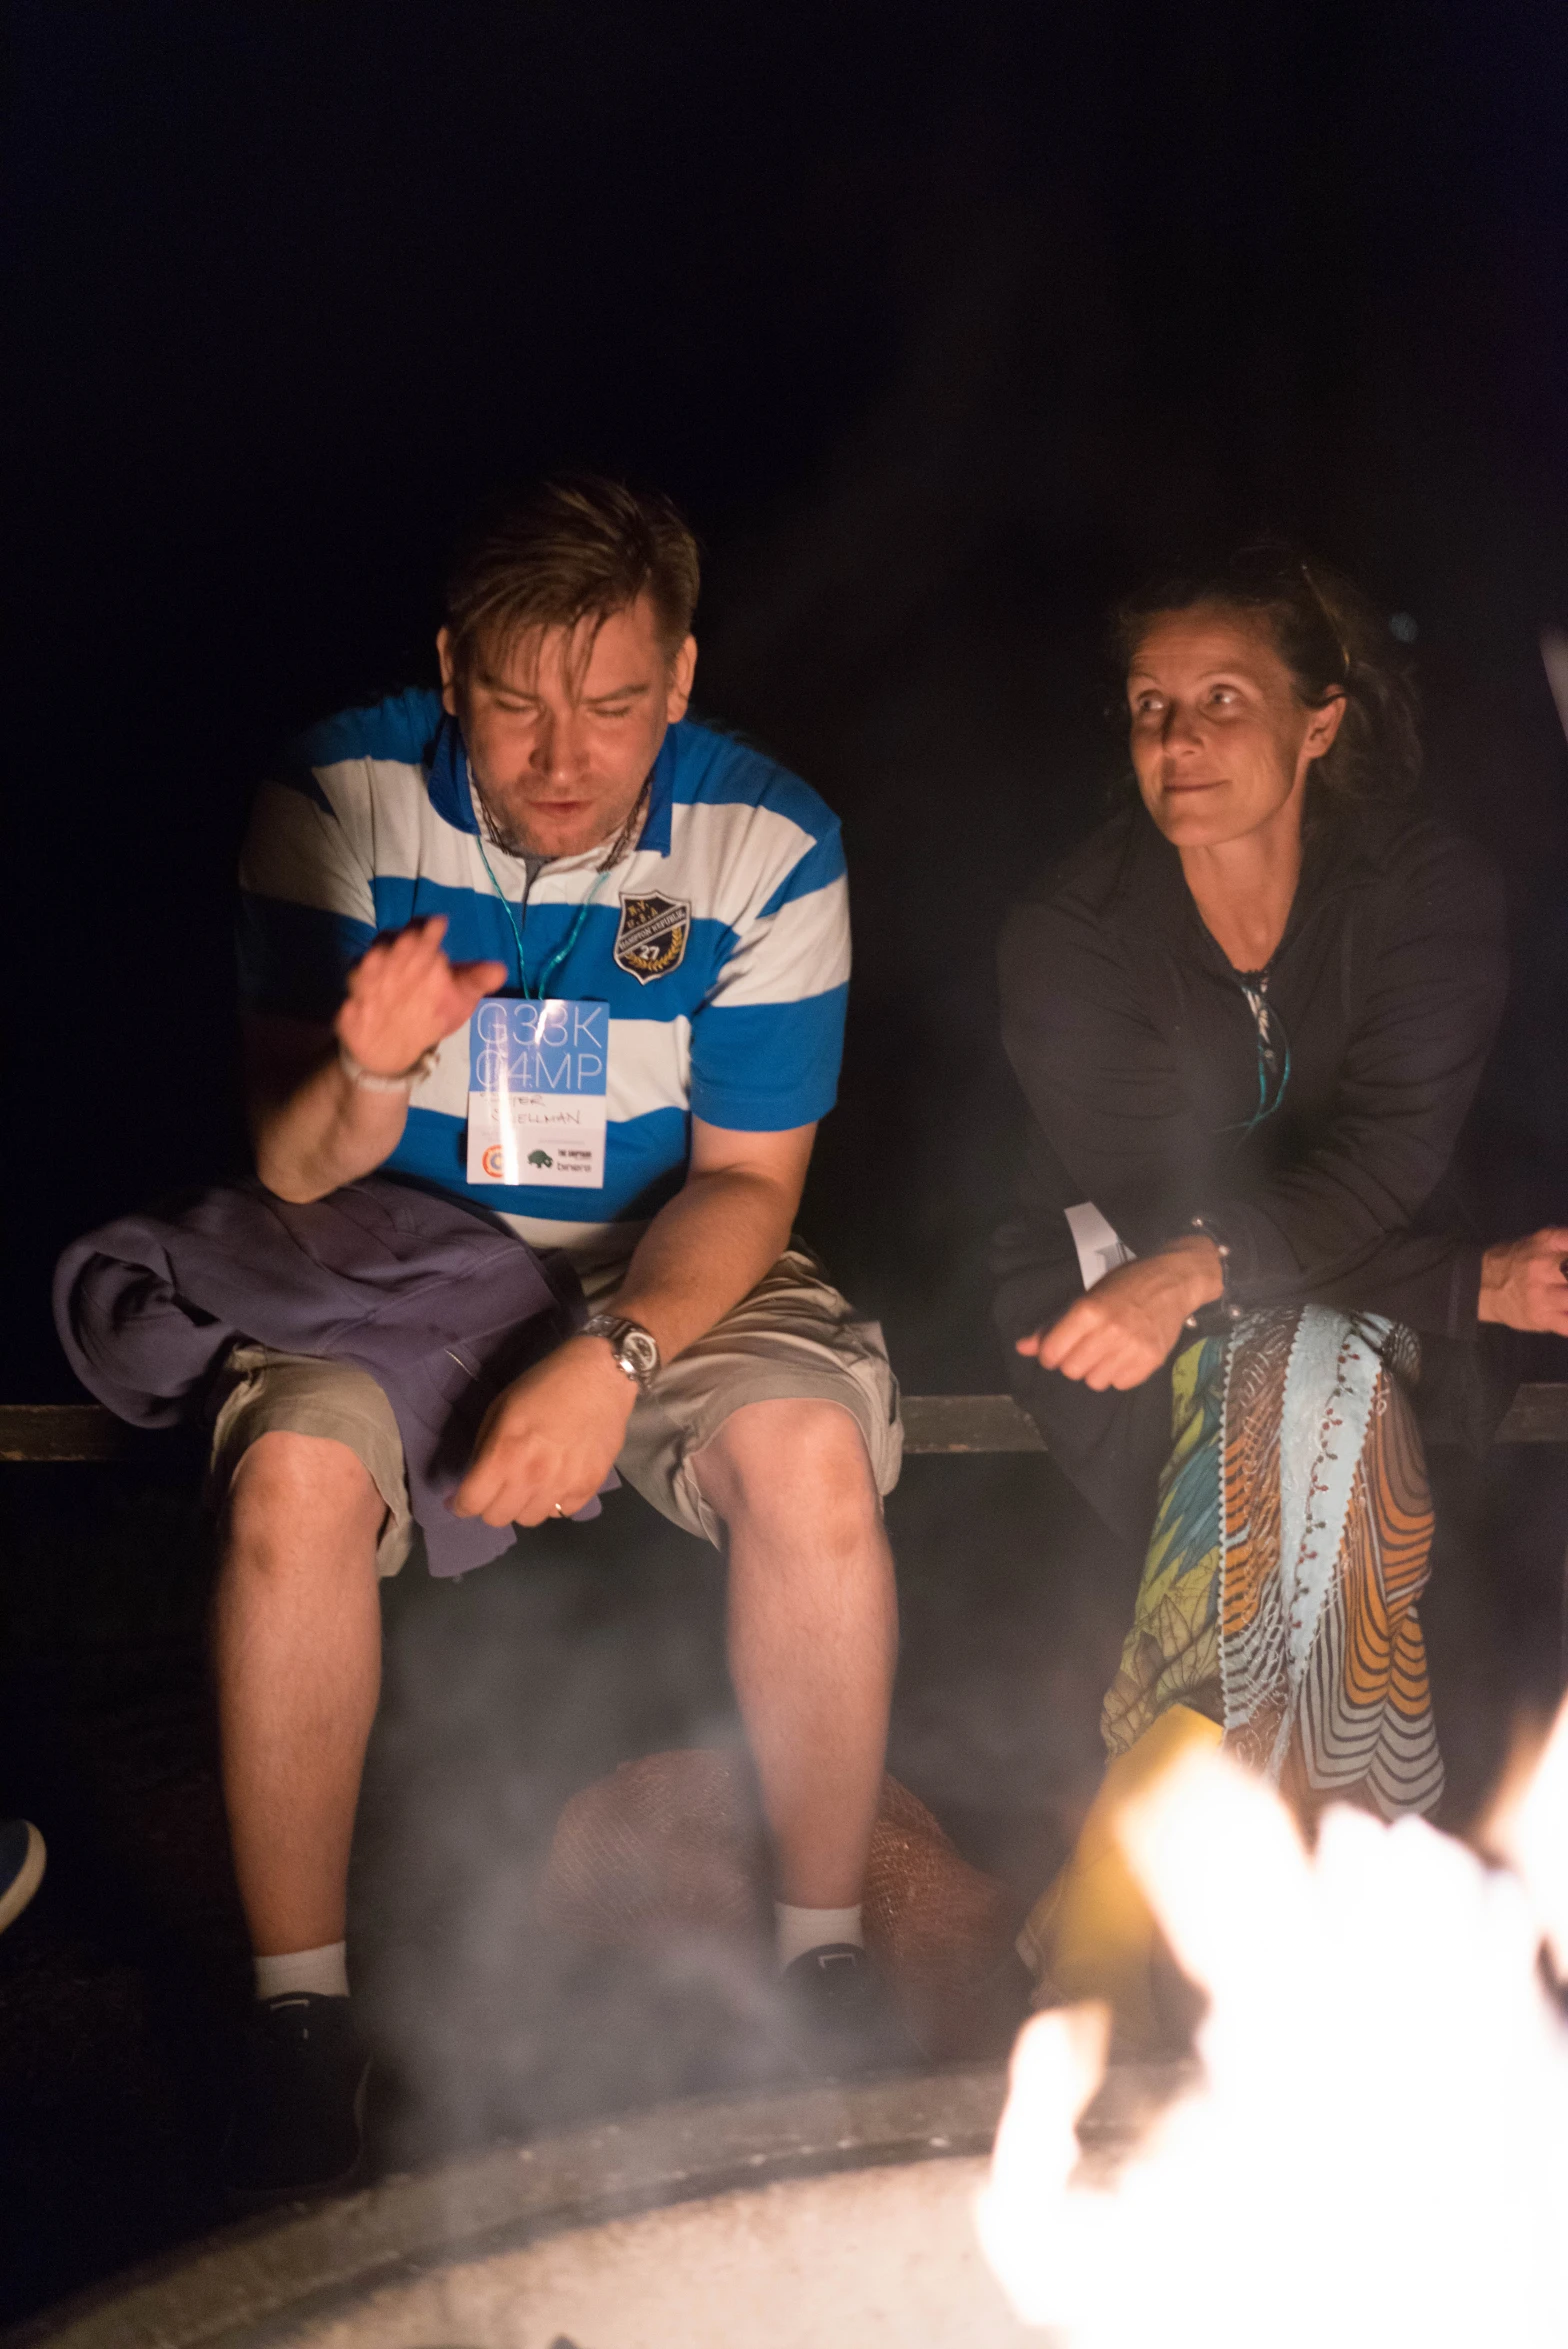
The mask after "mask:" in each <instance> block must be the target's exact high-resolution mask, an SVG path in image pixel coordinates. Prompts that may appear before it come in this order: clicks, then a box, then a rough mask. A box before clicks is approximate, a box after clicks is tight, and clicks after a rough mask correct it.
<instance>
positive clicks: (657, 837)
mask: <svg viewBox="0 0 1568 2349" xmlns="http://www.w3.org/2000/svg"><path fill="white" fill-rule="evenodd" d="M676 731H677V729H676V728H675V727H674V726H669V727H666V729H665V735H664V740H663V742H662V743H661V744H660V746H659V755H658V757H657V758H656V759H655V760H654V762H653V773H652V775H651V776H650V777H649V791H648V813H647V814H646V815H645V816H644V818H643V824H642V830H641V832H640V833H639V834H638V838H637V846H638V849H639V850H645V851H647V852H648V853H649V854H651V855H654V856H668V855H669V853H670V810H671V808H672V807H673V805H674V803H675V762H676V758H677V755H678V754H677V751H676V747H675V736H676ZM425 788H426V790H427V791H428V792H429V794H430V804H431V806H432V807H433V808H434V809H435V811H436V814H437V815H438V816H440V817H442V818H443V820H444V821H445V822H446V823H448V824H451V825H452V826H453V828H454V829H455V830H457V831H459V832H470V833H473V834H475V835H476V836H477V834H478V831H479V825H478V822H477V820H476V818H475V815H474V803H473V798H472V795H471V794H470V792H469V789H468V761H467V758H466V757H465V755H464V752H463V734H462V729H461V727H460V726H459V725H458V722H457V720H456V719H455V718H454V717H451V716H450V715H448V716H444V717H443V718H442V720H441V726H440V731H439V732H438V733H437V735H436V739H435V743H434V745H433V747H432V749H431V753H430V761H429V765H428V766H427V768H426V770H425Z"/></svg>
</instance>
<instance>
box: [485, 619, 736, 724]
mask: <svg viewBox="0 0 1568 2349" xmlns="http://www.w3.org/2000/svg"><path fill="white" fill-rule="evenodd" d="M442 633H443V634H444V633H445V631H444V630H443V631H442ZM696 674H697V639H696V638H695V636H688V637H687V639H686V642H685V643H684V644H683V645H682V646H681V649H680V651H679V652H678V653H677V654H676V656H675V658H674V660H673V661H671V663H670V682H669V686H668V688H667V690H666V693H665V697H664V715H665V717H666V718H667V719H668V721H669V723H670V724H671V725H672V726H674V725H676V724H677V723H678V722H679V720H680V719H682V718H684V717H685V715H686V710H687V705H688V704H689V702H690V700H691V681H692V679H693V678H694V677H695V676H696ZM447 706H448V708H450V707H451V704H450V703H448V705H447Z"/></svg>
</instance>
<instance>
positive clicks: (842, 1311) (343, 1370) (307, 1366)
mask: <svg viewBox="0 0 1568 2349" xmlns="http://www.w3.org/2000/svg"><path fill="white" fill-rule="evenodd" d="M623 1271H624V1268H623V1267H621V1266H615V1267H612V1268H609V1269H600V1270H597V1271H592V1272H589V1273H586V1274H585V1275H584V1286H585V1288H586V1289H587V1291H588V1297H589V1303H590V1305H591V1306H592V1307H593V1308H594V1309H595V1310H609V1309H611V1308H613V1305H614V1291H615V1286H616V1284H617V1283H618V1282H619V1281H620V1279H621V1278H622V1276H623ZM799 1400H816V1401H820V1402H825V1403H838V1404H841V1405H842V1407H843V1408H844V1410H846V1411H847V1412H848V1413H849V1414H850V1417H851V1418H852V1419H853V1420H854V1422H855V1425H856V1426H857V1427H858V1428H859V1430H860V1432H861V1435H862V1436H863V1437H864V1439H865V1446H866V1452H867V1456H868V1457H869V1459H870V1462H871V1471H872V1474H873V1476H874V1477H875V1479H876V1485H877V1490H878V1492H879V1493H883V1494H886V1493H890V1492H891V1491H892V1489H893V1487H894V1485H895V1484H896V1483H897V1482H898V1472H899V1468H900V1465H901V1463H902V1460H903V1450H904V1431H903V1427H902V1424H901V1422H900V1420H899V1415H898V1382H897V1380H896V1379H895V1378H894V1376H893V1372H892V1368H891V1366H890V1364H889V1362H888V1358H887V1348H886V1347H885V1345H884V1344H883V1342H882V1331H881V1328H880V1326H879V1325H878V1324H877V1323H876V1322H874V1321H856V1320H855V1318H854V1314H853V1311H852V1308H851V1307H850V1306H849V1304H848V1303H847V1302H846V1301H845V1299H844V1298H843V1297H842V1296H840V1294H839V1292H838V1290H837V1289H835V1288H834V1287H833V1285H832V1283H831V1282H830V1281H829V1280H828V1279H827V1278H826V1276H825V1274H824V1272H823V1269H822V1266H821V1265H820V1264H819V1263H818V1262H817V1259H816V1258H815V1257H814V1256H813V1255H812V1254H811V1253H810V1251H809V1249H806V1248H803V1247H801V1246H800V1245H799V1243H798V1242H797V1243H796V1244H795V1245H794V1246H792V1247H791V1248H789V1249H788V1250H787V1251H786V1252H785V1254H784V1255H782V1256H781V1257H780V1258H779V1260H778V1262H777V1264H775V1265H774V1267H773V1270H772V1271H771V1272H770V1273H768V1274H767V1276H766V1277H765V1278H764V1279H763V1280H761V1281H760V1282H759V1283H758V1284H757V1286H756V1288H754V1289H753V1290H752V1292H751V1294H750V1296H749V1297H743V1298H742V1299H741V1302H740V1303H739V1304H738V1305H737V1306H735V1307H734V1309H733V1310H732V1311H731V1312H729V1313H726V1314H725V1316H724V1318H723V1320H722V1321H719V1322H716V1323H715V1324H714V1326H713V1328H712V1329H711V1330H709V1332H708V1334H707V1336H706V1337H704V1338H699V1339H698V1340H697V1342H696V1344H695V1345H692V1346H688V1347H687V1349H686V1351H685V1353H684V1354H680V1355H677V1357H676V1359H675V1360H674V1361H673V1362H671V1363H669V1364H668V1365H667V1366H666V1367H665V1368H664V1369H663V1370H661V1371H660V1373H659V1375H658V1377H657V1378H656V1379H655V1380H654V1382H653V1385H652V1387H651V1389H650V1390H649V1391H648V1392H647V1393H646V1394H641V1395H639V1396H638V1398H637V1401H636V1404H635V1405H634V1407H633V1410H632V1415H631V1419H630V1421H629V1423H628V1425H627V1430H626V1442H625V1444H624V1445H623V1447H622V1450H621V1456H620V1458H619V1459H618V1460H617V1461H616V1463H615V1465H616V1467H617V1468H618V1470H619V1471H620V1473H621V1475H622V1476H623V1477H624V1478H625V1480H626V1482H627V1483H628V1484H629V1485H632V1486H634V1487H635V1488H636V1490H637V1491H638V1492H640V1493H641V1494H642V1496H643V1498H644V1500H646V1501H651V1502H652V1503H653V1506H654V1507H655V1508H656V1509H658V1510H660V1511H662V1513H663V1514H664V1515H665V1516H666V1517H668V1518H670V1519H672V1520H673V1522H674V1523H675V1524H676V1525H682V1526H684V1527H685V1528H686V1531H687V1532H688V1533H697V1534H702V1535H704V1536H705V1537H706V1539H707V1540H709V1541H710V1542H712V1543H714V1544H715V1545H717V1544H718V1543H719V1541H720V1538H721V1528H720V1525H719V1522H718V1520H717V1518H716V1517H715V1516H714V1514H713V1512H712V1510H711V1509H710V1508H709V1507H708V1505H707V1503H706V1501H704V1499H703V1497H702V1495H701V1493H700V1492H699V1491H698V1489H697V1479H696V1476H695V1475H694V1473H693V1470H692V1465H691V1464H692V1461H693V1460H694V1459H695V1457H696V1455H697V1454H698V1453H699V1452H700V1451H701V1450H702V1448H703V1446H704V1445H705V1444H707V1443H710V1442H711V1441H712V1439H713V1437H714V1436H715V1435H717V1433H718V1431H719V1429H720V1428H721V1427H722V1426H723V1424H724V1422H725V1420H726V1419H728V1417H729V1416H730V1413H731V1412H732V1411H739V1410H741V1409H742V1408H743V1407H744V1406H745V1405H746V1404H747V1403H771V1402H779V1401H799ZM278 1430H281V1431H283V1432H286V1433H288V1434H291V1435H313V1436H327V1437H330V1438H331V1439H332V1440H333V1441H335V1442H337V1443H340V1444H347V1446H348V1448H349V1450H350V1451H351V1452H353V1453H354V1454H355V1456H356V1457H357V1458H358V1459H359V1460H361V1461H363V1463H364V1465H365V1468H366V1469H367V1470H368V1472H369V1474H370V1477H371V1479H372V1481H373V1483H374V1484H375V1488H376V1490H377V1492H378V1493H379V1494H380V1495H381V1498H382V1500H383V1501H384V1502H385V1503H386V1510H387V1514H386V1520H385V1523H384V1524H383V1526H382V1529H381V1541H380V1546H379V1549H378V1551H377V1554H376V1564H377V1567H378V1569H379V1570H380V1572H381V1573H382V1574H384V1575H385V1574H396V1572H397V1571H398V1568H399V1567H400V1566H401V1565H402V1563H403V1561H404V1559H405V1558H406V1557H407V1556H408V1553H409V1549H410V1546H411V1544H412V1541H413V1533H414V1528H413V1520H412V1518H411V1516H410V1514H409V1507H408V1482H407V1478H406V1477H405V1475H404V1472H403V1446H402V1441H401V1438H400V1437H399V1435H398V1429H397V1421H396V1420H395V1418H394V1417H393V1415H392V1406H391V1404H390V1403H389V1402H388V1401H387V1399H386V1396H385V1395H384V1394H383V1393H382V1391H381V1388H380V1387H379V1386H378V1385H377V1384H376V1381H375V1380H374V1379H373V1378H372V1377H371V1376H370V1374H369V1373H368V1371H363V1370H358V1369H355V1368H354V1366H353V1365H352V1364H350V1363H346V1362H325V1361H322V1360H321V1359H320V1358H319V1357H317V1356H315V1355H309V1354H283V1353H278V1352H276V1351H274V1350H273V1349H272V1348H270V1347H267V1346H246V1345H241V1346H236V1347H235V1348H234V1350H233V1351H232V1353H231V1354H230V1356H229V1359H228V1361H227V1363H226V1364H225V1366H224V1373H223V1384H222V1386H221V1387H220V1390H219V1401H218V1409H217V1417H216V1419H215V1421H214V1424H213V1431H212V1486H213V1492H214V1494H215V1496H217V1497H220V1498H221V1496H222V1494H223V1493H225V1492H226V1491H227V1489H228V1485H229V1481H230V1479H231V1478H232V1476H233V1474H234V1471H235V1469H236V1468H237V1467H238V1465H239V1462H240V1459H241V1457H242V1456H243V1454H244V1453H245V1452H246V1451H247V1449H248V1448H249V1447H250V1445H252V1444H253V1443H254V1442H255V1441H256V1439H257V1437H258V1436H263V1435H267V1434H269V1433H272V1432H274V1431H278Z"/></svg>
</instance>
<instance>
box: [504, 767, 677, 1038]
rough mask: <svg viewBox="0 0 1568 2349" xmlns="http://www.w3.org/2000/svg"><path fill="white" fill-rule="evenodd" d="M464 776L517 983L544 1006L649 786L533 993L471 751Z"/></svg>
mask: <svg viewBox="0 0 1568 2349" xmlns="http://www.w3.org/2000/svg"><path fill="white" fill-rule="evenodd" d="M463 773H464V774H465V775H466V777H467V778H468V798H469V804H470V805H471V806H472V808H473V811H474V823H475V826H476V828H477V832H478V839H479V854H480V856H481V858H482V859H483V861H484V868H485V871H486V872H487V873H488V874H489V876H490V886H491V888H492V889H493V890H494V891H495V893H496V895H497V897H499V899H500V900H501V911H502V912H503V913H504V914H505V916H506V918H507V920H508V922H509V923H510V924H511V928H512V936H513V938H514V939H515V941H516V944H517V984H518V986H519V987H520V988H521V990H522V993H523V999H524V1001H525V1002H528V1003H543V1002H544V1001H545V1000H546V996H547V990H548V988H549V984H550V981H551V980H552V979H553V978H554V977H555V974H556V972H557V971H558V970H559V969H560V967H561V965H562V963H563V962H565V960H566V958H567V956H568V955H569V954H570V953H571V951H572V948H573V947H574V946H575V945H576V944H577V941H578V939H579V938H580V937H581V936H582V934H583V924H584V922H585V921H586V920H587V919H588V914H589V909H590V908H591V906H592V905H593V902H594V900H595V898H596V897H597V896H598V894H599V891H600V889H601V888H602V886H603V884H604V876H605V874H606V873H607V872H608V871H609V870H610V867H611V866H612V865H614V864H616V863H618V862H619V860H620V859H621V857H623V856H624V855H625V853H626V850H627V848H628V846H629V845H630V842H631V834H632V826H633V825H634V824H635V823H636V821H637V818H638V817H639V815H641V813H642V808H643V802H644V801H645V800H646V798H647V796H648V786H647V784H646V783H645V784H644V785H643V787H642V789H641V791H639V793H638V794H637V798H636V802H635V804H634V806H633V808H632V812H631V814H630V815H629V816H628V817H627V819H626V821H625V823H624V824H623V825H622V826H621V828H620V831H619V832H618V833H617V834H616V836H615V839H614V841H613V842H612V843H611V847H610V853H609V855H608V856H607V857H606V858H605V860H604V862H603V864H602V865H601V866H600V867H599V871H598V876H597V878H596V879H595V881H594V885H593V887H592V888H591V889H590V890H589V892H588V894H587V896H586V897H585V898H584V899H583V901H582V904H581V905H580V906H579V907H578V908H577V919H576V920H575V921H574V922H573V924H572V926H571V928H570V929H569V930H568V931H567V933H566V942H565V944H564V945H562V946H558V947H557V948H556V950H555V952H554V954H552V955H551V957H550V959H549V961H548V962H547V963H546V964H545V966H544V969H543V970H542V971H541V972H540V973H539V985H538V989H537V991H536V992H534V993H532V994H530V992H529V987H528V964H527V961H526V960H525V958H524V955H523V930H522V924H521V923H520V922H519V921H518V918H517V916H516V914H515V913H513V911H512V901H511V899H510V898H509V897H508V896H507V894H506V891H505V890H504V889H503V888H502V886H501V884H500V882H499V881H498V880H497V879H496V877H495V867H494V865H493V864H492V863H491V862H490V858H489V855H488V853H487V851H486V849H485V819H484V813H483V810H482V809H481V807H480V805H479V794H478V792H477V791H476V790H475V788H474V771H473V769H472V767H471V766H470V765H469V763H468V752H467V751H466V750H465V751H464V752H463ZM523 910H524V912H525V913H526V912H527V910H528V906H527V900H526V899H525V900H524V903H523Z"/></svg>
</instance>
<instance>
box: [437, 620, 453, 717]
mask: <svg viewBox="0 0 1568 2349" xmlns="http://www.w3.org/2000/svg"><path fill="white" fill-rule="evenodd" d="M436 658H437V660H438V661H439V662H440V663H441V707H442V708H443V709H444V710H445V711H446V714H447V716H448V717H449V718H455V717H456V716H457V671H456V669H455V668H454V667H453V665H452V631H451V630H450V628H438V629H437V630H436Z"/></svg>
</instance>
